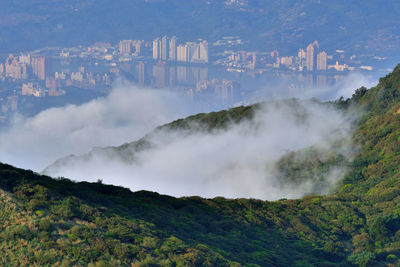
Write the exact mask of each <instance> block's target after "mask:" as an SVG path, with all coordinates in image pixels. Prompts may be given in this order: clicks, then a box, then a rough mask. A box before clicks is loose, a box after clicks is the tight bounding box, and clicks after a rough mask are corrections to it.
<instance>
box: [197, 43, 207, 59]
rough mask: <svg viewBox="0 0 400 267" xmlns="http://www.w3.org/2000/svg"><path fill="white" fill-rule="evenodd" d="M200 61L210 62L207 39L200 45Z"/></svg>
mask: <svg viewBox="0 0 400 267" xmlns="http://www.w3.org/2000/svg"><path fill="white" fill-rule="evenodd" d="M199 50H200V51H199V53H200V54H199V61H200V62H202V63H208V43H207V41H205V40H204V41H202V42H200V47H199Z"/></svg>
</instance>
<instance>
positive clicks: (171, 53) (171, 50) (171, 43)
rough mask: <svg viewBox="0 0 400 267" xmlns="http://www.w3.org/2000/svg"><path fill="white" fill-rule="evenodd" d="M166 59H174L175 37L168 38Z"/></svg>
mask: <svg viewBox="0 0 400 267" xmlns="http://www.w3.org/2000/svg"><path fill="white" fill-rule="evenodd" d="M168 59H169V60H171V61H176V37H175V36H173V37H172V38H171V39H170V40H169V55H168Z"/></svg>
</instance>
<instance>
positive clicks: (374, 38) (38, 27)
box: [0, 0, 400, 54]
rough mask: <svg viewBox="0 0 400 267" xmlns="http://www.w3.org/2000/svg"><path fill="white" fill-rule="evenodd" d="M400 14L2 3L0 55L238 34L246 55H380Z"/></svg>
mask: <svg viewBox="0 0 400 267" xmlns="http://www.w3.org/2000/svg"><path fill="white" fill-rule="evenodd" d="M229 3H231V4H229ZM241 3H243V4H241ZM321 10H322V12H321ZM371 10H373V12H371ZM398 10H400V6H399V3H398V2H397V1H394V0H391V1H387V2H385V4H377V2H376V1H364V2H363V5H360V4H359V2H358V1H335V2H332V1H312V0H302V1H293V0H280V1H272V2H271V1H269V2H265V1H219V0H218V1H205V0H202V1H198V0H190V1H177V0H170V1H142V0H134V1H128V0H120V1H113V2H109V1H92V0H84V1H65V0H59V1H48V0H41V1H35V3H29V2H28V1H18V2H15V1H10V0H7V1H2V3H0V15H2V16H0V17H1V18H0V25H1V26H0V34H1V36H2V37H1V38H0V44H1V47H2V50H1V52H3V53H6V52H11V51H15V50H33V49H37V48H41V47H44V46H48V45H50V46H76V45H79V44H83V45H89V44H93V43H95V42H97V41H106V42H111V43H117V42H118V41H119V40H122V39H132V38H139V39H150V40H151V39H152V38H155V37H157V36H163V35H166V34H168V35H177V36H178V37H179V38H181V39H183V40H190V39H196V38H205V39H208V40H210V41H213V40H216V39H220V38H221V37H222V36H232V35H239V36H241V37H242V38H243V40H244V41H249V42H250V44H249V46H250V48H251V49H258V50H260V51H272V50H273V49H277V48H278V49H280V50H282V51H283V52H291V53H293V52H296V50H297V49H298V47H299V46H301V45H299V44H303V45H304V46H305V45H307V44H308V43H310V42H312V41H313V40H315V39H318V40H320V41H321V40H323V41H321V45H322V47H324V48H326V49H328V50H335V49H345V50H349V51H353V50H354V49H357V50H358V51H360V49H361V51H367V52H368V53H370V52H377V51H378V52H380V53H383V54H386V53H393V52H395V51H396V50H395V48H396V45H397V44H398V42H399V38H398V35H399V34H398V33H399V31H400V28H399V26H398V23H397V17H398V15H399V14H398V12H399V11H398ZM25 11H29V12H25ZM27 14H29V15H27ZM143 25H146V27H144V26H143ZM210 29H212V30H211V31H210ZM349 40H357V41H349ZM322 42H323V43H322ZM15 44H17V45H16V46H15ZM354 51H355V50H354Z"/></svg>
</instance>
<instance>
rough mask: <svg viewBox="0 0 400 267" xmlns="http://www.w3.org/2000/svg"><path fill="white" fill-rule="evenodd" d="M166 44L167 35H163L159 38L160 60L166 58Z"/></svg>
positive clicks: (167, 50)
mask: <svg viewBox="0 0 400 267" xmlns="http://www.w3.org/2000/svg"><path fill="white" fill-rule="evenodd" d="M168 45H169V43H168V37H167V36H164V37H163V38H161V59H162V60H167V59H168V53H169V49H168Z"/></svg>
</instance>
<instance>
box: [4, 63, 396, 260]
mask: <svg viewBox="0 0 400 267" xmlns="http://www.w3.org/2000/svg"><path fill="white" fill-rule="evenodd" d="M399 98H400V67H399V66H398V67H396V69H395V70H394V71H393V73H391V74H389V75H388V76H386V77H385V78H382V79H381V80H380V82H379V84H378V85H377V86H376V87H374V88H371V89H369V90H367V89H365V88H360V89H358V90H357V91H356V93H355V94H354V95H353V97H352V98H351V99H348V100H340V101H338V102H337V103H336V104H337V105H338V106H340V107H342V108H343V109H345V110H347V112H355V110H358V111H362V112H363V116H362V117H361V118H360V119H359V121H358V124H357V125H356V126H355V127H356V129H355V131H354V137H353V139H354V143H355V144H356V148H357V149H356V150H355V151H354V152H353V153H354V161H353V162H352V163H351V164H349V166H348V168H349V172H348V174H347V175H346V177H345V178H344V179H343V180H342V181H341V183H340V184H339V185H338V187H337V188H336V190H335V191H334V192H333V193H331V194H329V195H327V196H314V195H310V196H306V197H304V198H302V199H297V200H285V199H282V200H279V201H274V202H269V201H261V200H255V199H235V200H230V199H224V198H214V199H203V198H200V197H188V198H178V199H177V198H173V197H169V196H163V195H159V194H157V193H151V192H145V191H140V192H131V191H130V190H128V189H124V188H121V187H116V186H111V185H103V184H102V183H101V182H99V183H86V182H81V183H75V182H72V181H70V180H67V179H52V178H50V177H47V176H41V175H38V174H35V173H33V172H31V171H26V170H21V169H17V168H14V167H12V166H9V165H5V164H2V165H0V188H1V190H2V191H1V204H0V221H1V224H0V246H1V250H2V253H0V261H1V263H2V264H6V263H7V264H10V263H11V264H20V265H24V264H25V265H32V263H34V264H36V265H45V264H54V263H60V264H62V265H64V266H72V265H78V266H80V265H81V266H85V265H87V264H88V263H90V264H92V265H94V266H107V265H111V266H118V265H121V266H129V265H131V264H133V265H135V264H137V265H139V266H152V265H163V266H199V265H209V266H212V265H214V266H240V265H247V266H257V265H260V266H271V265H276V266H283V265H286V266H346V265H349V266H351V265H361V266H396V265H398V264H400V260H399V257H400V208H399V207H400V195H399V193H400V182H399V181H400V180H399V178H400V177H399V172H398V170H399V169H400V154H399V153H400V149H399V148H400V127H399V126H400V99H399ZM241 110H242V111H243V112H242V113H243V114H247V115H249V114H251V112H250V113H249V111H248V110H247V111H246V108H242V109H241ZM239 111H240V110H239ZM232 112H235V111H232V110H231V111H225V112H222V113H214V114H211V115H208V116H209V117H208V118H210V119H209V120H207V122H210V123H209V125H210V127H211V128H212V127H215V126H217V125H220V122H223V121H226V120H227V114H231V113H232ZM238 114H239V113H238ZM247 115H246V116H247ZM205 116H206V115H198V117H197V118H200V120H201V118H205ZM240 117H241V116H240V115H238V116H237V119H239V118H240ZM211 118H213V119H211ZM178 124H181V125H180V126H179V127H183V126H184V125H185V121H184V120H181V121H178V122H175V125H178ZM172 125H174V124H172ZM182 125H183V126H182ZM170 127H171V126H170ZM301 153H305V154H306V155H308V157H310V158H311V159H313V160H311V162H309V163H307V162H303V161H301V160H300V161H299V160H293V159H294V158H295V156H293V155H288V157H287V158H285V159H282V161H281V162H280V163H281V166H282V168H283V169H284V170H285V171H286V172H288V173H290V174H291V176H290V177H292V178H293V179H296V177H297V176H304V175H307V173H313V172H312V169H313V168H314V167H313V166H320V167H321V168H322V169H326V168H328V167H329V166H326V164H321V163H319V162H318V161H315V160H314V158H315V157H316V156H315V155H317V154H318V153H317V152H315V153H314V152H313V151H303V152H301ZM333 158H334V155H333ZM329 160H331V158H330V159H328V161H327V162H328V163H329ZM337 160H340V159H337ZM310 164H311V165H310ZM302 166H308V167H309V169H307V168H306V169H304V170H302ZM310 170H311V171H310Z"/></svg>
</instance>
